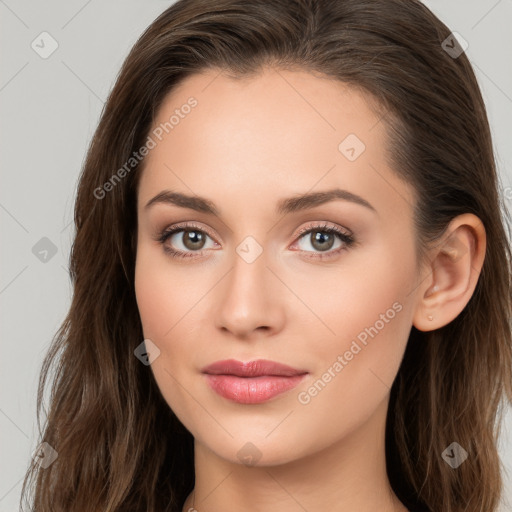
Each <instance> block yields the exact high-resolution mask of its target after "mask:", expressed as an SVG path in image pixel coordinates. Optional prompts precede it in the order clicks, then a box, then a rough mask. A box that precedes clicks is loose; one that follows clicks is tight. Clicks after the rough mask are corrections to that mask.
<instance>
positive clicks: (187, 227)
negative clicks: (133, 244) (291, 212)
mask: <svg viewBox="0 0 512 512" xmlns="http://www.w3.org/2000/svg"><path fill="white" fill-rule="evenodd" d="M192 230H193V231H198V232H200V233H203V234H205V235H208V236H209V237H210V238H212V239H213V236H212V235H211V234H210V233H209V232H208V231H206V230H205V229H203V228H200V227H199V226H196V225H195V224H191V223H183V224H179V225H176V226H172V227H171V228H167V229H164V230H163V231H162V232H160V233H159V234H158V235H157V237H156V240H157V241H158V242H159V243H160V244H162V246H163V249H164V251H165V252H166V253H167V254H169V255H170V256H171V257H172V258H179V259H185V258H194V257H196V255H197V254H201V251H191V252H184V251H179V250H176V249H172V248H171V247H169V246H167V245H165V242H166V241H167V240H168V239H169V238H170V237H171V236H172V235H174V234H176V233H179V232H180V231H192ZM313 232H321V233H329V234H334V235H338V238H339V239H340V240H341V242H343V244H344V245H342V246H341V247H338V248H337V249H335V250H332V251H328V252H323V253H322V252H318V253H316V254H314V255H311V256H307V257H308V258H311V259H320V260H324V259H330V258H332V257H334V256H337V255H338V254H339V253H340V252H341V251H344V250H346V249H349V248H350V247H351V246H352V245H353V244H354V243H355V239H354V237H353V236H352V235H348V234H347V233H344V232H343V231H341V230H340V229H339V228H336V227H334V226H329V225H327V224H322V225H315V226H307V227H304V228H302V229H301V230H300V231H299V233H297V237H296V240H300V239H301V238H302V237H303V236H304V235H307V234H310V233H313ZM302 252H306V253H310V252H311V251H302Z"/></svg>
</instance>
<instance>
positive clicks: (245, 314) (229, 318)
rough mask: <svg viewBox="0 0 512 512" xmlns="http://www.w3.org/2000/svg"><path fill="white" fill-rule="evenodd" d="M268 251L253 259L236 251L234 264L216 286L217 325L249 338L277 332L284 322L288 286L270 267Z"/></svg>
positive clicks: (221, 328)
mask: <svg viewBox="0 0 512 512" xmlns="http://www.w3.org/2000/svg"><path fill="white" fill-rule="evenodd" d="M269 259H270V258H268V257H267V253H266V252H265V251H263V252H262V254H260V256H259V257H257V258H256V259H255V260H254V261H252V262H251V261H250V260H246V259H244V258H243V257H241V256H240V255H239V254H237V253H236V252H235V254H234V256H233V266H232V268H231V270H230V271H229V272H228V274H227V275H226V276H225V278H224V279H223V283H219V284H220V286H218V287H217V289H216V294H217V296H216V297H215V302H216V304H217V311H216V314H215V316H214V318H216V328H218V329H220V330H222V331H224V334H226V333H231V335H232V336H233V337H236V338H239V339H244V340H250V339H254V338H261V337H262V336H263V337H268V336H271V335H274V334H276V333H278V332H279V331H280V330H281V329H282V328H283V325H284V321H285V301H286V296H285V292H286V287H285V286H284V285H283V282H282V281H281V280H280V279H279V278H278V277H276V271H275V270H273V269H272V268H270V267H269V264H271V263H270V261H269Z"/></svg>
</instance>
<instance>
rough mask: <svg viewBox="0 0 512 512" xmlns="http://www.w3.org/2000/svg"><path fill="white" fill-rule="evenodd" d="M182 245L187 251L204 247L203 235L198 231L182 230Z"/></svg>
mask: <svg viewBox="0 0 512 512" xmlns="http://www.w3.org/2000/svg"><path fill="white" fill-rule="evenodd" d="M183 237H184V239H183V244H184V245H185V247H186V248H187V249H191V250H193V249H196V250H197V249H201V248H202V246H203V245H204V235H203V233H201V232H199V231H194V230H184V232H183Z"/></svg>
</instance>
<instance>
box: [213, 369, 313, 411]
mask: <svg viewBox="0 0 512 512" xmlns="http://www.w3.org/2000/svg"><path fill="white" fill-rule="evenodd" d="M305 376H306V374H302V375H293V376H291V377H278V376H273V375H262V376H261V377H236V376H235V375H209V374H206V377H207V380H208V384H209V385H210V386H211V388H212V389H213V390H214V391H215V392H216V393H218V394H219V395H220V396H222V397H224V398H227V399H228V400H232V401H233V402H237V403H239V404H259V403H262V402H266V401H267V400H270V399H271V398H274V397H275V396H277V395H280V394H281V393H284V392H286V391H289V390H290V389H293V388H294V387H295V386H297V385H298V384H299V382H300V381H301V380H302V379H303V378H304V377H305Z"/></svg>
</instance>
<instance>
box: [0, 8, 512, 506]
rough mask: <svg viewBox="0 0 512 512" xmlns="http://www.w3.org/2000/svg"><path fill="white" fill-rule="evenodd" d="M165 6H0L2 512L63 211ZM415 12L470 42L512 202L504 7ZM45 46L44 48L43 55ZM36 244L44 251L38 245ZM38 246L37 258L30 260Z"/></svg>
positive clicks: (14, 486)
mask: <svg viewBox="0 0 512 512" xmlns="http://www.w3.org/2000/svg"><path fill="white" fill-rule="evenodd" d="M171 3H172V2H169V1H163V0H144V1H142V0H122V1H121V0H89V1H87V0H67V1H64V0H60V1H57V0H54V1H47V2H36V1H35V0H31V1H28V0H5V1H4V0H0V16H1V18H0V24H1V30H0V39H1V48H2V65H1V67H0V70H1V76H0V119H1V123H0V126H1V128H0V129H1V138H2V152H1V154H0V159H1V173H2V175H1V178H2V183H3V186H2V188H1V193H0V219H1V226H2V245H1V258H2V265H1V268H2V273H1V276H0V304H1V315H2V317H1V323H0V326H1V327H0V329H1V339H2V357H1V359H0V364H1V372H0V431H1V432H2V435H1V437H0V445H1V460H2V466H1V468H0V512H4V511H13V510H18V500H19V495H20V492H21V482H22V478H23V475H24V472H25V470H26V467H27V464H28V460H29V458H30V457H31V455H32V454H33V452H34V450H35V448H36V447H37V437H36V422H35V403H36V402H35V398H36V389H37V379H38V375H39V370H40V366H41V362H42V359H43V356H44V354H45V353H46V351H47V349H48V347H49V344H50V341H51V338H52V336H53V335H54V333H55V332H56V330H57V329H58V327H59V326H60V324H61V322H62V321H63V319H64V317H65V314H66V312H67V309H68V307H69V304H70V299H71V287H70V281H69V278H68V273H67V272H68V269H67V264H68V257H69V250H70V247H71V242H72V236H73V226H72V214H73V204H74V196H75V192H76V181H77V177H78V173H79V171H80V168H81V165H82V162H83V159H84V157H85V152H86V148H87V146H88V144H89V142H90V139H91V136H92V134H93V132H94V129H95V127H96V124H97V122H98V119H99V116H100V113H101V109H102V107H103V103H104V100H105V99H106V97H107V94H108V92H109V90H110V88H111V87H112V85H113V82H114V79H115V77H116V75H117V73H118V71H119V68H120V66H121V64H122V62H123V60H124V58H125V57H126V55H127V53H128V51H129V49H130V48H131V46H132V45H133V44H134V43H135V41H136V39H137V38H138V36H139V35H140V34H141V33H142V31H143V30H144V29H145V28H146V26H147V25H149V24H150V23H151V21H152V20H153V19H154V18H155V17H156V16H157V15H158V14H160V13H161V12H162V11H163V10H164V9H165V8H166V7H167V6H168V5H170V4H171ZM425 3H426V4H427V5H428V6H429V7H430V8H431V9H432V10H433V11H434V13H436V14H437V16H438V17H439V18H440V19H441V20H442V21H444V22H445V23H446V24H447V25H448V26H449V27H450V28H451V30H452V31H456V32H458V33H460V34H461V35H462V36H463V38H464V39H465V40H466V41H467V42H468V43H469V47H468V49H467V51H466V53H467V54H468V56H469V58H470V60H471V62H472V64H473V67H474V69H475V72H476V75H477V78H478V80H479V82H480V85H481V87H482V90H483V95H484V98H485V101H486V105H487V108H488V113H489V117H490V122H491V128H492V132H493V136H494V144H495V149H496V155H497V161H498V166H499V171H500V175H501V180H502V189H503V193H504V195H505V196H506V197H508V198H512V165H511V164H512V145H511V144H510V141H511V140H512V137H511V135H512V134H511V132H512V69H511V64H510V62H511V57H512V51H511V50H512V31H511V29H510V27H511V21H512V0H499V1H496V0H472V1H467V0H444V1H443V0H429V1H425ZM43 31H47V32H48V33H49V34H51V36H52V38H54V39H55V40H56V41H57V43H58V48H57V50H56V51H55V52H54V53H53V54H52V55H50V56H49V57H48V58H46V59H43V58H41V56H40V55H39V54H38V53H36V51H35V50H34V49H33V48H32V47H31V44H32V42H33V41H34V40H35V41H36V43H37V42H38V41H40V38H38V36H39V34H41V32H43ZM50 43H51V41H50V39H49V38H47V39H45V49H46V50H48V49H49V48H51V46H50ZM34 44H35V43H34ZM39 44H40V46H41V43H39ZM39 51H43V49H42V48H40V49H39ZM507 142H509V143H508V144H507ZM511 203H512V199H509V200H508V202H507V205H508V207H510V204H511ZM44 237H46V238H48V239H49V240H50V241H51V243H49V242H48V241H47V240H45V241H42V242H41V241H40V240H41V239H42V238H44ZM38 243H39V244H42V245H41V247H43V248H45V249H47V250H48V251H49V252H48V253H47V254H46V256H44V253H39V256H37V252H38V251H36V250H34V252H35V253H36V254H34V252H33V247H34V246H36V244H38ZM41 247H40V246H39V245H37V246H36V248H39V250H41ZM52 250H53V251H54V252H55V254H52ZM41 257H42V258H43V259H44V258H46V261H42V260H41ZM511 431H512V414H511V413H510V412H509V410H508V409H507V415H506V417H505V423H504V432H503V436H502V439H501V441H500V453H501V457H502V461H503V464H504V466H505V468H506V470H507V473H506V474H505V478H506V481H505V485H506V498H507V504H504V505H503V510H504V511H512V471H511V469H512V440H511V439H510V435H509V432H511Z"/></svg>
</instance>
